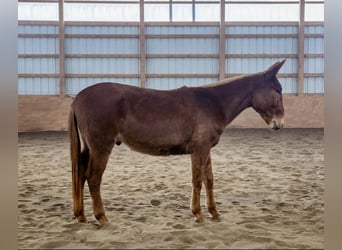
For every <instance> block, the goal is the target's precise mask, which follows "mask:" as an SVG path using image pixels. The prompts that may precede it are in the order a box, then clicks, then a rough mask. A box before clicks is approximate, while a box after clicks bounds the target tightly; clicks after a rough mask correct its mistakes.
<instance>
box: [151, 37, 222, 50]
mask: <svg viewBox="0 0 342 250" xmlns="http://www.w3.org/2000/svg"><path fill="white" fill-rule="evenodd" d="M218 52H219V39H218V38H217V39H216V38H148V39H146V53H147V54H218Z"/></svg>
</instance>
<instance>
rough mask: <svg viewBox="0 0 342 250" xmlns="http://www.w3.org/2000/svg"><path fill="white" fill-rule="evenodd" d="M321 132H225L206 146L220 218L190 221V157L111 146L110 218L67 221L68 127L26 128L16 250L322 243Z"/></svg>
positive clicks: (105, 192)
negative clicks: (64, 130)
mask: <svg viewBox="0 0 342 250" xmlns="http://www.w3.org/2000/svg"><path fill="white" fill-rule="evenodd" d="M323 137H324V132H323V130H322V129H283V130H279V131H272V130H269V129H228V130H227V131H225V133H224V134H223V136H222V137H221V140H220V142H219V144H218V145H217V146H216V147H215V148H214V149H213V150H212V163H213V172H214V179H215V183H214V193H215V198H216V201H217V206H218V210H219V211H220V213H221V215H222V220H221V221H219V222H217V221H211V220H210V217H209V213H208V212H207V210H206V207H205V195H204V193H205V190H202V196H201V203H202V209H203V211H204V212H205V215H206V216H207V218H206V220H205V221H204V222H202V223H196V222H195V220H194V217H193V215H192V214H191V211H190V207H189V206H190V199H191V171H190V157H189V155H184V156H170V157H156V156H149V155H143V154H140V153H136V152H134V151H131V150H130V149H129V148H127V147H126V146H125V145H120V146H116V147H114V149H113V152H112V155H111V158H110V160H109V163H108V166H107V169H106V171H105V173H104V177H103V182H102V197H103V200H104V205H105V209H106V214H107V217H108V219H109V220H110V223H109V224H107V225H104V226H99V225H98V223H97V222H96V220H95V218H94V216H93V215H92V209H91V199H90V196H89V191H88V187H87V185H86V187H85V210H86V216H87V218H88V220H89V223H87V224H82V223H78V222H76V221H75V220H74V219H73V214H72V203H71V202H72V200H71V166H70V159H69V143H68V136H67V134H66V133H62V132H60V133H52V132H50V133H24V134H19V141H18V164H19V165H18V214H19V218H18V247H19V248H63V249H65V248H77V249H82V248H88V249H89V248H91V249H97V248H107V249H108V248H150V249H151V248H159V249H160V248H221V249H222V248H224V249H236V248H240V249H241V248H247V249H248V248H249V249H251V248H254V249H255V248H273V249H274V248H300V249H304V248H322V249H323V246H324V244H323V243H324V221H323V213H324V204H323V193H324V167H323V165H324V147H323Z"/></svg>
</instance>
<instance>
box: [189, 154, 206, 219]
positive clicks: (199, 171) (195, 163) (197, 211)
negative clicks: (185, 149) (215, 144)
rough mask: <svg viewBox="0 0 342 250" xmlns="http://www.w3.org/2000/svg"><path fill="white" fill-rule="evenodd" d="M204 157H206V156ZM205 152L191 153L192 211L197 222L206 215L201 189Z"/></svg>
mask: <svg viewBox="0 0 342 250" xmlns="http://www.w3.org/2000/svg"><path fill="white" fill-rule="evenodd" d="M204 158H206V157H205V156H204ZM203 169H204V164H203V154H201V153H193V154H192V155H191V170H192V197H191V211H192V213H193V214H194V215H195V217H196V222H201V221H203V219H204V215H203V213H202V211H201V201H200V199H201V189H202V181H203Z"/></svg>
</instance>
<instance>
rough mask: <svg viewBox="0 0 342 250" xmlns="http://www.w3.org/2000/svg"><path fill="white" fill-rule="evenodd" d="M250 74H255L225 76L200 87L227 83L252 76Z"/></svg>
mask: <svg viewBox="0 0 342 250" xmlns="http://www.w3.org/2000/svg"><path fill="white" fill-rule="evenodd" d="M257 74H258V73H257ZM252 75H256V74H245V75H238V76H234V77H230V78H226V79H223V80H219V81H217V82H213V83H208V84H205V85H202V86H201V87H202V88H210V87H215V86H220V85H225V84H229V83H232V82H235V81H237V80H240V79H244V78H247V77H249V76H252Z"/></svg>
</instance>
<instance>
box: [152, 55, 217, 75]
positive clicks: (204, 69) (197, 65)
mask: <svg viewBox="0 0 342 250" xmlns="http://www.w3.org/2000/svg"><path fill="white" fill-rule="evenodd" d="M146 71H147V74H218V72H219V62H218V60H217V59H215V58H149V59H148V60H147V68H146Z"/></svg>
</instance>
